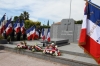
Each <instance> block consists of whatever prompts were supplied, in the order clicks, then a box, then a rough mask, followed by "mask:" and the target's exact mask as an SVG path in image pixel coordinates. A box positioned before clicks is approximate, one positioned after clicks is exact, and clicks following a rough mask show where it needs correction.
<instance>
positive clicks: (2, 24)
mask: <svg viewBox="0 0 100 66" xmlns="http://www.w3.org/2000/svg"><path fill="white" fill-rule="evenodd" d="M5 16H6V14H4V15H3V17H2V18H1V20H0V34H2V33H3V32H4V30H5V28H6V27H5V24H6V21H5Z"/></svg>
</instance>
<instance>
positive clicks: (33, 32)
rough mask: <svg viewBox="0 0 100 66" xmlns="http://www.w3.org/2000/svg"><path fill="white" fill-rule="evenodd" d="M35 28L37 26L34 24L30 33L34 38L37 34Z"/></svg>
mask: <svg viewBox="0 0 100 66" xmlns="http://www.w3.org/2000/svg"><path fill="white" fill-rule="evenodd" d="M35 29H36V27H35V26H32V27H31V31H30V35H31V37H32V39H34V38H35V35H36V31H35Z"/></svg>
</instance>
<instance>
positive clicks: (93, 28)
mask: <svg viewBox="0 0 100 66" xmlns="http://www.w3.org/2000/svg"><path fill="white" fill-rule="evenodd" d="M99 31H100V7H99V6H98V5H96V4H94V3H92V2H90V1H89V2H88V4H87V5H86V8H85V11H84V19H83V23H82V28H81V33H80V39H79V46H81V47H82V48H84V51H85V52H86V53H88V54H89V55H91V56H92V57H93V58H94V59H95V60H96V61H97V63H98V64H100V32H99Z"/></svg>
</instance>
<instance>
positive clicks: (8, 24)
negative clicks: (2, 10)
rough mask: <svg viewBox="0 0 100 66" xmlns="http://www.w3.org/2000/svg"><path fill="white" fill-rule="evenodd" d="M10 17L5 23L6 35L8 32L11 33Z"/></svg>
mask: <svg viewBox="0 0 100 66" xmlns="http://www.w3.org/2000/svg"><path fill="white" fill-rule="evenodd" d="M11 19H12V18H10V19H9V20H7V23H6V35H9V34H11V32H12V29H13V28H12V24H11Z"/></svg>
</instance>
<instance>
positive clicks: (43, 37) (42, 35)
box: [41, 28, 45, 41]
mask: <svg viewBox="0 0 100 66" xmlns="http://www.w3.org/2000/svg"><path fill="white" fill-rule="evenodd" d="M41 38H42V39H43V41H44V40H45V34H44V28H42V33H41Z"/></svg>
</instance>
